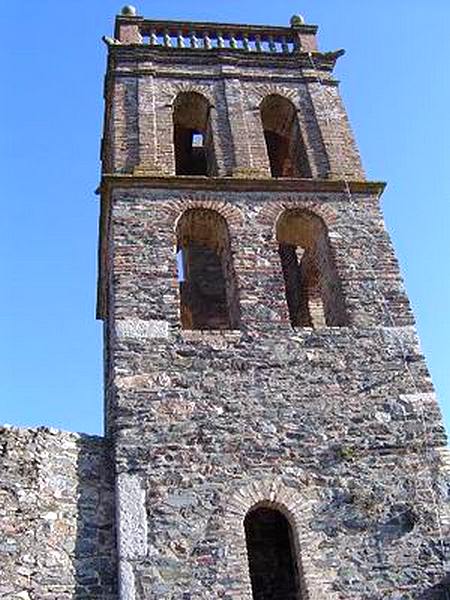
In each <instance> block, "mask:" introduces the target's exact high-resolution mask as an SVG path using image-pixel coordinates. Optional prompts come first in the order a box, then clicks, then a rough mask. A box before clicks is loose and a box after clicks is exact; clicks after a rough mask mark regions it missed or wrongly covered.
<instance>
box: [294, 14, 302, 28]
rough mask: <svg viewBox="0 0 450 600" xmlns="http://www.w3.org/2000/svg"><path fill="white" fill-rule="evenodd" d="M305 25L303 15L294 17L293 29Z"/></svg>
mask: <svg viewBox="0 0 450 600" xmlns="http://www.w3.org/2000/svg"><path fill="white" fill-rule="evenodd" d="M304 24H305V18H304V17H303V16H302V15H292V17H291V27H299V25H304Z"/></svg>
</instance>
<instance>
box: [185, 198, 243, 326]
mask: <svg viewBox="0 0 450 600" xmlns="http://www.w3.org/2000/svg"><path fill="white" fill-rule="evenodd" d="M177 238H178V239H177V253H178V259H177V261H178V273H179V280H180V300H181V323H182V327H183V328H184V329H234V328H236V327H238V325H239V304H238V295H237V286H236V277H235V274H234V270H233V264H232V258H231V248H230V241H229V235H228V227H227V224H226V221H225V219H224V218H223V217H222V216H221V215H220V214H219V213H217V212H215V211H214V210H209V209H191V210H188V211H186V212H185V213H184V214H183V216H182V217H181V219H180V222H179V224H178V228H177ZM180 263H181V264H180Z"/></svg>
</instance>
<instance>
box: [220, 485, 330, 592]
mask: <svg viewBox="0 0 450 600" xmlns="http://www.w3.org/2000/svg"><path fill="white" fill-rule="evenodd" d="M318 502H319V495H318V492H317V488H316V487H315V486H314V485H311V482H310V481H309V480H308V478H307V476H305V475H303V476H300V477H299V478H298V487H297V488H295V489H294V488H292V487H289V486H287V485H286V484H285V483H284V482H283V480H282V479H281V478H280V477H272V478H268V479H263V480H259V481H252V482H250V483H248V484H246V485H245V486H243V487H241V488H239V489H238V490H236V491H235V492H234V494H231V496H230V497H229V499H228V500H227V507H226V511H225V523H224V525H225V531H226V532H227V533H228V535H229V540H228V541H229V549H228V555H227V556H228V562H229V564H230V566H231V568H233V569H238V570H239V580H240V582H241V583H240V588H239V589H237V590H236V592H237V597H239V598H240V599H242V600H252V598H253V595H252V590H251V583H250V573H249V567H248V559H247V545H246V539H245V531H244V519H245V517H246V516H247V514H248V513H249V511H251V510H252V509H253V508H255V507H259V506H264V507H267V508H272V509H274V510H278V511H279V512H281V513H282V514H283V516H284V517H286V519H287V520H288V522H289V524H290V526H291V528H292V533H293V536H294V538H295V539H294V545H295V549H296V553H297V561H298V563H299V565H300V563H301V572H302V579H303V585H304V587H305V588H306V590H307V592H308V595H307V596H306V597H307V598H308V597H311V598H315V599H317V600H321V599H322V598H323V599H324V600H325V598H327V599H335V598H337V595H335V594H333V592H332V587H331V583H330V580H331V579H332V574H331V573H330V574H327V573H326V572H324V570H321V573H320V574H318V573H317V572H316V571H315V567H314V559H315V558H317V557H318V556H319V555H320V544H321V542H322V540H323V539H324V537H325V535H324V534H323V533H321V532H316V531H315V532H314V535H311V531H310V528H309V520H310V519H311V518H312V514H313V510H314V508H315V506H317V504H318ZM318 575H319V577H318ZM321 578H322V581H320V579H321Z"/></svg>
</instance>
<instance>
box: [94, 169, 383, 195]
mask: <svg viewBox="0 0 450 600" xmlns="http://www.w3.org/2000/svg"><path fill="white" fill-rule="evenodd" d="M115 187H120V188H124V187H126V188H136V187H138V188H150V189H175V190H193V191H238V192H239V191H243V192H314V193H320V192H322V193H327V192H335V193H348V191H349V190H350V192H351V193H355V194H364V193H367V194H371V195H373V194H376V195H378V196H379V195H381V194H382V193H383V191H384V189H385V187H386V183H385V182H382V181H361V180H356V181H349V180H347V181H346V180H343V179H296V178H283V179H272V178H261V177H258V178H252V177H248V178H247V177H245V178H244V177H190V176H185V177H183V176H166V177H160V176H150V175H145V174H144V175H126V174H110V173H105V174H104V175H103V176H102V180H101V185H100V188H99V191H101V192H106V193H108V192H109V191H110V190H111V189H113V188H115Z"/></svg>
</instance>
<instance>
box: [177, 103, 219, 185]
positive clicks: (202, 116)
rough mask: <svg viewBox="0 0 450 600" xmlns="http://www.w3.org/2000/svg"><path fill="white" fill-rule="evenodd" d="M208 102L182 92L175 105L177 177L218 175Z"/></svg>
mask: <svg viewBox="0 0 450 600" xmlns="http://www.w3.org/2000/svg"><path fill="white" fill-rule="evenodd" d="M210 108H211V107H210V105H209V102H208V100H207V99H206V98H205V97H204V96H202V95H201V94H197V93H196V92H182V93H181V94H179V95H178V96H177V98H176V100H175V103H174V111H173V123H174V146H175V166H176V174H177V175H208V176H212V175H215V174H216V161H215V158H214V147H213V136H212V130H211V123H210Z"/></svg>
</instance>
